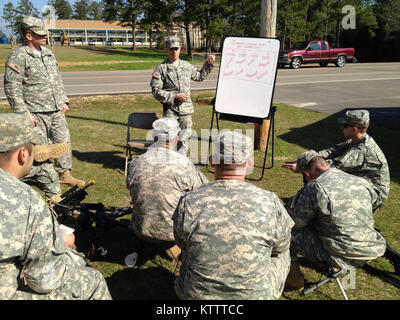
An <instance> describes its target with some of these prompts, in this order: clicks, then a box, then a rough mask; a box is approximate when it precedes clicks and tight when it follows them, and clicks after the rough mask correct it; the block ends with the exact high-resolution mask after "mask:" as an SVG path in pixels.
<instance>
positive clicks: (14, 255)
mask: <svg viewBox="0 0 400 320" xmlns="http://www.w3.org/2000/svg"><path fill="white" fill-rule="evenodd" d="M40 141H41V139H40V137H39V136H38V135H37V133H36V132H35V131H34V128H33V124H32V122H31V120H30V118H29V117H28V116H26V115H24V114H15V113H11V114H1V115H0V217H1V221H2V223H1V224H0V239H1V241H0V299H1V300H3V299H13V300H14V299H15V300H19V299H23V300H30V299H34V300H42V299H43V300H61V299H63V300H69V299H82V300H87V299H96V300H101V299H111V296H110V293H109V291H108V288H107V284H106V282H105V280H104V277H103V276H102V274H101V273H100V272H99V271H97V270H95V269H92V268H89V267H87V266H86V262H85V260H84V259H83V256H82V255H81V254H79V253H78V252H77V251H75V250H74V249H72V248H73V246H74V242H75V236H74V235H73V234H66V233H62V231H61V230H60V225H59V224H58V222H57V220H56V217H55V215H54V214H53V213H52V212H50V210H49V207H48V205H47V204H46V203H45V202H44V201H43V199H42V197H41V196H40V194H39V193H38V192H36V191H35V190H33V189H32V188H31V187H30V186H28V185H26V184H25V183H23V182H21V181H20V179H21V178H22V177H23V176H25V175H26V174H28V172H29V171H30V169H31V166H32V163H33V158H34V145H35V144H37V143H40Z"/></svg>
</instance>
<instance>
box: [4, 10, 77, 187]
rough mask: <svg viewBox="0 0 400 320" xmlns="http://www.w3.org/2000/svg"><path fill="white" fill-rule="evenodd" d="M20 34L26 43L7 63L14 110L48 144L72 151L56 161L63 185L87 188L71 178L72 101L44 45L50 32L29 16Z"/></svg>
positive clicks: (6, 80) (9, 96)
mask: <svg viewBox="0 0 400 320" xmlns="http://www.w3.org/2000/svg"><path fill="white" fill-rule="evenodd" d="M21 32H22V34H23V36H24V40H25V44H24V45H22V46H20V47H18V48H17V49H15V50H14V51H13V52H12V53H11V54H10V55H9V56H8V59H7V62H6V66H5V68H6V70H5V74H4V90H5V93H6V96H7V99H8V101H9V103H10V105H11V108H12V110H13V111H14V112H16V113H24V114H26V115H28V116H29V117H30V118H31V121H32V123H33V124H34V125H35V130H37V131H38V133H39V134H40V135H42V136H43V138H44V139H45V141H48V142H49V143H63V142H66V143H67V144H68V146H69V151H68V152H67V153H66V154H65V155H63V156H61V157H59V158H57V159H56V160H55V169H56V171H57V172H58V174H59V177H60V183H61V184H66V185H70V186H74V185H78V186H80V187H82V186H84V185H85V182H84V181H82V180H78V179H75V178H74V177H72V176H71V172H70V171H71V170H72V150H71V141H70V132H69V128H68V124H67V120H66V119H65V113H66V112H67V111H68V110H69V107H68V104H69V100H68V97H67V95H66V93H65V90H64V85H63V82H62V79H61V75H60V73H59V70H58V63H57V60H56V58H55V56H54V55H53V53H52V52H51V50H50V49H47V48H46V47H45V46H44V45H45V44H46V42H47V30H46V29H44V27H43V23H42V21H41V20H40V19H38V18H34V17H30V16H27V17H25V18H24V19H23V20H22V23H21Z"/></svg>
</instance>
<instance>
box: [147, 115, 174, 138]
mask: <svg viewBox="0 0 400 320" xmlns="http://www.w3.org/2000/svg"><path fill="white" fill-rule="evenodd" d="M179 131H180V128H179V123H178V121H177V120H175V119H171V118H161V119H158V120H156V121H154V122H153V137H158V139H159V140H163V141H166V140H172V139H175V138H176V137H177V135H178V134H179Z"/></svg>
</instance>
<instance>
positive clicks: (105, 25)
mask: <svg viewBox="0 0 400 320" xmlns="http://www.w3.org/2000/svg"><path fill="white" fill-rule="evenodd" d="M54 22H55V24H54ZM48 28H49V29H50V30H51V29H80V30H82V29H97V30H106V29H107V30H132V28H131V27H129V26H128V27H122V26H120V25H119V24H118V22H111V23H109V22H104V21H101V20H62V19H57V20H55V21H51V23H50V25H49V26H48Z"/></svg>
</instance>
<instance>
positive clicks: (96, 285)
mask: <svg viewBox="0 0 400 320" xmlns="http://www.w3.org/2000/svg"><path fill="white" fill-rule="evenodd" d="M111 299H112V298H111V294H110V292H109V290H108V286H107V283H106V281H105V279H104V277H103V275H102V274H101V273H100V271H98V270H96V269H93V268H90V267H79V268H76V270H75V272H74V273H73V275H72V277H71V278H70V279H68V280H67V281H65V283H64V284H63V285H62V286H61V287H60V288H58V289H56V290H55V291H53V292H51V293H49V294H39V293H36V292H34V291H32V290H31V289H30V288H28V287H26V286H20V288H19V289H18V290H17V291H16V292H15V294H14V296H13V297H12V300H111Z"/></svg>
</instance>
